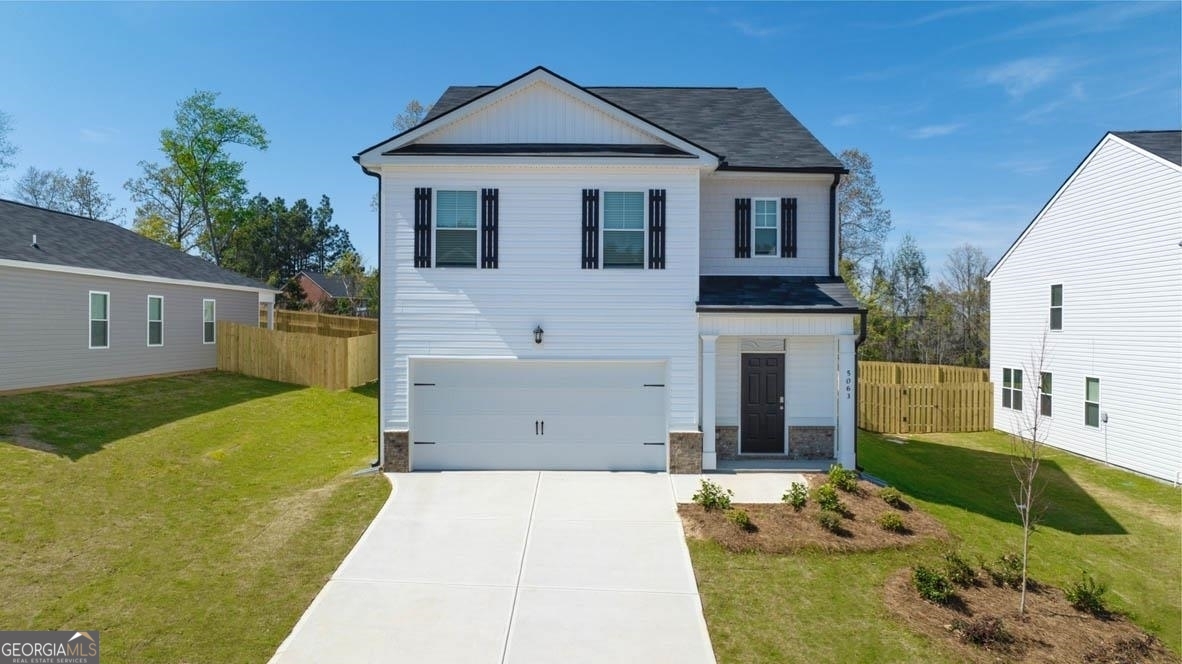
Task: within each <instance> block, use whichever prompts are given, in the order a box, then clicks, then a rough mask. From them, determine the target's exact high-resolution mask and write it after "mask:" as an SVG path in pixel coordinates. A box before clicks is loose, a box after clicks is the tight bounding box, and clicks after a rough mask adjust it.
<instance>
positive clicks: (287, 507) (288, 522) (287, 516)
mask: <svg viewBox="0 0 1182 664" xmlns="http://www.w3.org/2000/svg"><path fill="white" fill-rule="evenodd" d="M340 485H341V482H340V481H335V482H332V483H330V484H326V485H324V486H322V487H319V488H316V489H309V490H307V491H302V492H300V493H297V494H294V495H291V496H284V497H282V498H277V499H276V500H273V501H271V503H270V504H269V505H267V506H266V508H264V509H262V510H259V511H258V512H256V513H255V514H254V515H253V518H252V519H251V520H250V521H249V522H248V523H247V528H248V529H249V531H250V532H249V533H247V534H246V536H245V537H244V538H243V539H244V546H243V547H242V549H241V550H240V551H239V553H240V555H242V556H243V557H245V558H258V559H260V560H262V559H265V558H267V557H268V556H270V555H271V554H272V553H273V552H275V551H277V550H279V549H281V548H282V547H283V546H284V545H285V544H286V543H287V541H288V540H290V539H291V537H292V536H293V535H295V534H296V533H298V532H300V530H302V529H303V528H304V527H305V526H306V525H308V524H309V523H311V521H312V519H313V518H315V516H316V514H317V513H319V511H320V510H321V509H322V508H323V507H324V505H325V504H326V503H327V502H328V499H329V498H331V497H332V494H333V493H334V492H335V491H336V490H337V488H339V487H340Z"/></svg>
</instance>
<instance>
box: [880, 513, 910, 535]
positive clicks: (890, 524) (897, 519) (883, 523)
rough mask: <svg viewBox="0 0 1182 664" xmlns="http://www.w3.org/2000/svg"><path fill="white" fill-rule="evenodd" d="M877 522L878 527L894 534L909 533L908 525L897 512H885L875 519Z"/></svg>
mask: <svg viewBox="0 0 1182 664" xmlns="http://www.w3.org/2000/svg"><path fill="white" fill-rule="evenodd" d="M875 521H876V522H877V523H878V527H879V528H882V529H883V530H886V531H889V532H892V533H905V532H907V524H905V523H903V517H901V516H899V515H898V514H897V513H895V512H883V513H882V514H879V515H878V518H877V519H875Z"/></svg>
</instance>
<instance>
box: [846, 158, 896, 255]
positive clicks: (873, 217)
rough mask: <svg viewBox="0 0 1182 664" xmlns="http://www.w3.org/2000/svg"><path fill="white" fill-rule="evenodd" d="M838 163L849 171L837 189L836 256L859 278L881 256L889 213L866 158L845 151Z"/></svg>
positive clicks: (870, 163) (869, 160)
mask: <svg viewBox="0 0 1182 664" xmlns="http://www.w3.org/2000/svg"><path fill="white" fill-rule="evenodd" d="M838 159H840V160H841V163H843V164H845V167H846V168H848V169H849V171H850V173H849V175H847V176H845V177H844V178H843V179H842V183H841V185H840V186H839V187H838V189H837V210H838V215H839V217H840V219H841V243H840V244H841V254H840V255H841V257H842V258H843V259H846V260H849V261H850V262H851V263H852V264H853V267H854V269H853V270H851V272H852V273H853V274H855V275H857V276H861V275H862V273H863V271H864V270H866V269H867V268H868V267H869V266H868V262H871V261H873V260H874V259H875V257H877V256H879V255H881V253H882V244H883V242H885V241H886V238H887V235H888V234H889V233H890V232H891V228H892V222H891V211H890V210H888V209H887V208H886V207H884V205H883V197H882V191H880V190H879V188H878V179H877V178H876V177H875V176H874V162H873V161H872V160H871V159H870V155H868V154H866V153H865V152H862V151H861V150H858V149H857V148H847V149H845V150H842V152H841V154H840V155H838Z"/></svg>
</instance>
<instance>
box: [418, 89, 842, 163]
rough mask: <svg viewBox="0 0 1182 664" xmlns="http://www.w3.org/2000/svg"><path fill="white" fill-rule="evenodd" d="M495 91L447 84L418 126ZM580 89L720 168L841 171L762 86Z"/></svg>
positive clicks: (835, 159) (816, 141)
mask: <svg viewBox="0 0 1182 664" xmlns="http://www.w3.org/2000/svg"><path fill="white" fill-rule="evenodd" d="M560 78H561V77H560ZM497 87H500V86H491V85H478V86H464V85H453V86H451V87H449V88H448V89H447V90H446V91H444V93H443V96H441V97H440V98H439V100H438V101H436V102H435V104H434V105H433V106H432V107H431V111H430V112H429V113H428V114H427V117H426V118H425V119H424V122H427V121H430V120H433V119H435V118H437V117H439V116H440V115H443V114H444V113H447V112H448V111H451V110H454V109H456V108H458V107H460V106H462V105H464V104H466V103H468V102H470V101H472V100H473V99H475V98H477V97H479V96H481V95H483V94H486V93H488V92H491V91H492V90H495V89H497ZM582 89H583V90H585V91H587V92H589V93H591V94H593V95H595V96H598V97H600V98H602V99H604V100H605V101H607V102H608V103H611V104H614V105H615V106H618V107H620V108H622V109H624V110H625V111H628V112H629V113H632V114H633V115H638V116H640V117H641V118H642V119H644V120H647V121H648V122H650V123H652V124H654V125H657V126H658V127H660V128H662V129H664V130H665V131H668V132H670V133H672V134H675V135H677V136H679V137H680V138H683V139H685V140H687V141H689V142H691V143H694V144H696V145H699V146H701V147H703V148H705V149H707V150H709V151H710V152H713V153H714V154H715V155H717V156H718V157H719V158H720V161H721V164H720V165H719V169H721V170H727V169H731V170H744V169H751V170H769V171H775V170H783V171H805V172H826V173H832V172H844V171H845V167H844V166H843V165H842V163H841V161H840V160H838V159H837V157H835V156H833V153H832V152H830V151H829V150H828V149H826V148H825V146H824V145H821V142H820V141H818V140H817V138H816V137H815V136H813V134H812V132H810V131H809V130H808V129H806V128H805V127H804V125H802V124H801V123H800V121H799V120H797V119H796V117H795V116H793V115H792V113H790V112H789V111H788V109H786V108H784V106H783V105H782V104H781V103H780V102H779V100H777V99H776V98H775V97H773V96H772V93H771V92H768V90H767V88H661V87H584V88H582Z"/></svg>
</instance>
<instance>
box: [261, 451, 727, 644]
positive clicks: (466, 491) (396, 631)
mask: <svg viewBox="0 0 1182 664" xmlns="http://www.w3.org/2000/svg"><path fill="white" fill-rule="evenodd" d="M390 478H391V479H392V481H393V482H394V493H393V495H391V497H390V500H389V501H388V502H387V503H386V505H385V506H384V507H383V508H382V510H381V512H379V513H378V516H377V517H376V518H375V519H374V522H373V523H372V524H371V525H370V527H369V529H368V530H366V532H365V534H364V535H363V536H362V537H361V540H360V541H358V543H357V546H356V547H354V549H353V551H352V552H350V553H349V555H348V556H347V557H346V558H345V560H344V562H342V563H341V566H340V568H339V569H337V571H336V572H335V573H334V574H333V576H332V579H331V580H330V581H329V582H328V584H327V585H325V587H324V589H323V590H321V591H320V594H319V595H318V596H317V597H316V599H315V600H314V601H313V602H312V605H311V606H309V607H308V610H307V612H305V614H304V616H303V617H302V618H301V619H300V621H299V622H298V623H297V624H296V626H295V628H294V629H293V630H292V632H291V634H290V635H289V636H288V637H287V639H286V640H285V641H284V642H283V644H282V645H281V646H280V647H279V650H278V652H276V654H275V656H274V658H272V660H271V661H272V662H273V663H276V664H296V663H302V662H355V663H361V662H415V663H423V664H426V663H429V662H448V663H451V662H473V663H479V662H490V663H498V664H499V663H507V662H512V663H514V664H526V663H533V662H538V663H542V662H545V663H551V662H556V661H562V662H565V663H570V664H575V663H578V662H628V661H635V662H677V663H684V664H690V663H695V662H714V654H713V651H712V649H711V647H710V637H709V635H708V634H707V632H706V622H705V620H704V619H703V617H702V609H701V603H700V601H699V599H698V590H697V585H696V584H695V581H694V573H693V568H692V567H691V566H690V559H689V551H688V550H687V549H686V546H685V539H684V537H683V533H682V529H681V522H680V520H679V519H678V516H677V511H676V502H675V499H674V492H673V486H672V482H671V479H670V476H669V475H667V474H664V473H606V472H588V473H580V472H550V471H544V472H524V471H523V472H449V473H413V474H397V475H391V476H390Z"/></svg>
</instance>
